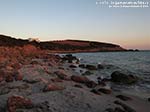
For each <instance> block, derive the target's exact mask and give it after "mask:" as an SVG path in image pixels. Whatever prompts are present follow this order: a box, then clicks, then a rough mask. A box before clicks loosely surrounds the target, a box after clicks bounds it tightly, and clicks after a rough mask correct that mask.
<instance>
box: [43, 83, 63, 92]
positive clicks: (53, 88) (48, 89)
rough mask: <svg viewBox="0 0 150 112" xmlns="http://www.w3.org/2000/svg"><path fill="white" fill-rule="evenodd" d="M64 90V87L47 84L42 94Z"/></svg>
mask: <svg viewBox="0 0 150 112" xmlns="http://www.w3.org/2000/svg"><path fill="white" fill-rule="evenodd" d="M58 90H64V87H61V86H57V85H55V84H48V85H46V86H45V87H44V89H43V92H48V91H58Z"/></svg>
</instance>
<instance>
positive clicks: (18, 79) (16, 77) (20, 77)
mask: <svg viewBox="0 0 150 112" xmlns="http://www.w3.org/2000/svg"><path fill="white" fill-rule="evenodd" d="M15 80H16V81H21V80H23V75H22V74H21V73H18V74H16V75H15Z"/></svg>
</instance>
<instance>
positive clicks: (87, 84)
mask: <svg viewBox="0 0 150 112" xmlns="http://www.w3.org/2000/svg"><path fill="white" fill-rule="evenodd" d="M85 85H86V86H87V87H88V88H94V87H96V86H97V84H96V83H95V82H94V81H88V82H86V83H85Z"/></svg>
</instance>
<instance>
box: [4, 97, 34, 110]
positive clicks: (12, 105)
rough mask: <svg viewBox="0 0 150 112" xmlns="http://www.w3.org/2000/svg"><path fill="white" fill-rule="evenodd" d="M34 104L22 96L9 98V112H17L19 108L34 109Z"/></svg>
mask: <svg viewBox="0 0 150 112" xmlns="http://www.w3.org/2000/svg"><path fill="white" fill-rule="evenodd" d="M32 106H33V104H32V102H31V100H30V99H27V98H24V97H22V96H11V97H9V98H8V101H7V107H8V112H16V109H17V108H25V109H26V108H32Z"/></svg>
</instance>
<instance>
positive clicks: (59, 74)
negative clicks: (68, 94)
mask: <svg viewBox="0 0 150 112" xmlns="http://www.w3.org/2000/svg"><path fill="white" fill-rule="evenodd" d="M54 73H55V74H56V75H57V77H58V78H60V79H62V80H70V78H69V76H68V74H67V73H66V72H65V71H64V70H59V71H56V72H54Z"/></svg>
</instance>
